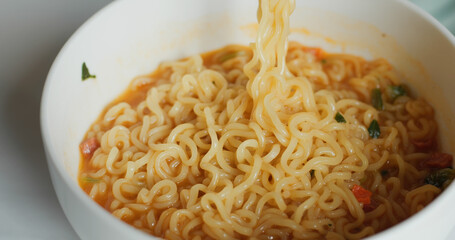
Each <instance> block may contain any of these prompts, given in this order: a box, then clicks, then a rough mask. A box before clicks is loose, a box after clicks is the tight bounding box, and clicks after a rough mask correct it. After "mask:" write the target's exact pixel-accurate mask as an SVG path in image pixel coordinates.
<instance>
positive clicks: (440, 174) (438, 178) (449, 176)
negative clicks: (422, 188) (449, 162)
mask: <svg viewBox="0 0 455 240" xmlns="http://www.w3.org/2000/svg"><path fill="white" fill-rule="evenodd" d="M454 178H455V170H454V169H451V168H444V169H441V170H439V171H436V172H433V173H430V175H428V176H427V177H426V178H425V183H426V184H431V185H434V186H436V187H438V188H442V189H445V188H446V187H447V186H448V185H449V184H450V183H451V182H452V180H453V179H454Z"/></svg>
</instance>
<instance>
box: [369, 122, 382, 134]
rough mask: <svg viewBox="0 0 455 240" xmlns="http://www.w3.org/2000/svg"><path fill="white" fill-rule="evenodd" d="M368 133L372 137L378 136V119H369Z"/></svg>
mask: <svg viewBox="0 0 455 240" xmlns="http://www.w3.org/2000/svg"><path fill="white" fill-rule="evenodd" d="M368 133H369V134H370V137H372V138H378V137H379V136H380V135H381V129H380V128H379V123H378V121H376V120H373V121H371V123H370V126H369V127H368Z"/></svg>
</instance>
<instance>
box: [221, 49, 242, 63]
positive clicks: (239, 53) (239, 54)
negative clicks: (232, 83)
mask: <svg viewBox="0 0 455 240" xmlns="http://www.w3.org/2000/svg"><path fill="white" fill-rule="evenodd" d="M244 55H246V53H245V52H244V51H238V52H233V53H228V54H226V55H224V56H222V57H221V58H220V62H222V63H223V62H226V61H227V60H229V59H232V58H235V57H238V56H244Z"/></svg>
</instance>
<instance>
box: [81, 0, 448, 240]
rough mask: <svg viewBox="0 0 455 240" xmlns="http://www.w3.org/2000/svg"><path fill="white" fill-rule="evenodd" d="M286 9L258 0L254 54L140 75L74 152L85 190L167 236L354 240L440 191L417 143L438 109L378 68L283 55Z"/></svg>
mask: <svg viewBox="0 0 455 240" xmlns="http://www.w3.org/2000/svg"><path fill="white" fill-rule="evenodd" d="M294 5H295V2H294V1H293V0H289V1H288V0H286V1H269V0H267V1H265V0H263V1H260V7H259V10H258V19H259V29H258V34H257V38H256V42H255V44H252V45H251V48H246V47H241V46H228V47H225V48H223V49H221V50H219V51H216V52H214V53H211V54H206V56H205V57H204V58H202V57H201V56H194V57H191V58H188V59H186V60H182V61H175V62H167V63H163V64H161V65H160V67H159V69H158V71H157V73H156V74H155V75H151V76H148V77H139V78H137V79H135V80H134V81H133V83H132V84H131V86H130V93H129V94H130V95H134V96H135V97H131V96H130V97H125V98H124V99H123V100H121V101H117V102H115V103H114V104H112V105H111V106H110V107H109V108H108V109H107V110H106V112H105V113H104V115H103V117H102V119H100V120H99V122H97V123H96V124H94V125H93V126H92V128H91V130H90V131H89V132H88V133H87V136H86V140H85V141H84V142H83V143H82V145H81V148H82V151H83V154H84V156H85V159H84V160H83V164H82V169H81V186H82V188H83V189H84V190H85V191H86V192H87V193H88V194H89V195H90V196H91V197H92V198H93V199H95V200H96V201H97V202H98V203H99V204H101V205H102V206H103V207H105V208H106V209H107V210H109V211H110V212H112V214H113V215H114V216H116V217H118V218H120V219H122V220H123V221H125V222H127V223H129V224H131V225H133V226H135V227H137V228H139V229H142V230H144V231H147V232H149V233H151V234H153V235H155V236H159V237H164V238H167V239H242V238H252V239H275V238H276V239H323V238H326V239H344V238H347V239H359V238H363V237H365V236H369V235H372V234H374V233H376V232H379V231H381V230H384V229H386V228H388V227H390V226H392V225H394V224H397V223H398V222H400V221H402V220H404V219H406V218H407V217H409V216H410V215H412V214H414V213H416V212H417V211H419V210H420V209H421V208H423V207H424V206H425V205H427V204H428V203H429V202H431V201H432V200H433V199H434V198H435V197H436V196H437V195H438V194H439V193H440V191H441V190H440V189H439V188H437V187H435V186H433V185H429V184H426V185H424V184H423V179H424V178H425V176H427V175H428V169H425V168H419V162H422V161H423V160H425V159H428V157H429V156H430V154H429V153H430V152H431V151H432V150H431V149H429V150H426V149H425V147H422V146H420V145H419V144H418V143H424V142H426V141H434V139H435V137H436V134H437V125H436V123H435V121H434V119H433V110H432V108H431V107H430V106H429V105H428V104H427V103H426V102H425V101H424V100H421V99H416V100H415V99H412V98H410V97H408V96H398V97H392V96H391V95H390V94H388V93H387V92H386V89H388V87H390V86H395V85H397V84H398V83H399V82H398V80H397V79H398V78H397V76H396V75H395V73H394V72H393V69H392V67H391V66H390V65H389V64H388V63H387V62H386V61H385V60H375V61H372V62H367V61H365V60H363V59H361V58H358V57H354V56H351V55H344V54H326V55H324V54H322V53H321V54H318V53H317V51H316V50H315V49H311V48H305V47H303V46H301V45H299V44H297V43H289V49H288V41H287V36H288V34H289V16H290V14H291V13H292V11H293V9H294V7H295V6H294ZM251 50H252V51H251ZM315 52H316V54H315ZM321 56H324V59H323V60H321V58H322V57H321ZM250 59H251V60H250ZM248 60H249V61H248ZM324 61H325V62H324ZM144 89H145V90H144ZM373 89H380V90H381V92H380V94H381V96H382V99H383V100H384V102H383V103H382V102H381V104H383V105H384V106H383V110H381V111H379V110H377V109H376V108H375V107H373V106H372V105H371V104H370V101H371V99H372V98H373V96H372V90H373ZM141 91H142V92H141ZM381 101H382V100H381ZM337 113H338V114H340V115H341V116H342V117H343V120H345V122H343V121H341V120H336V118H337ZM374 120H377V121H378V122H379V126H380V135H379V136H375V137H372V136H371V134H370V133H369V131H368V128H369V126H370V125H371V123H372V122H373V121H374ZM87 146H88V147H87ZM419 146H420V147H419ZM360 185H361V186H362V187H361V189H363V190H365V189H368V190H367V191H366V192H367V193H368V192H370V193H372V197H371V201H370V199H369V197H368V201H366V200H365V199H363V198H362V199H363V200H359V199H360V198H359V196H358V195H356V194H355V192H354V190H353V189H356V188H358V187H359V186H360ZM368 202H369V203H368Z"/></svg>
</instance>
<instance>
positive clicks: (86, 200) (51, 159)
mask: <svg viewBox="0 0 455 240" xmlns="http://www.w3.org/2000/svg"><path fill="white" fill-rule="evenodd" d="M141 1H142V0H136V2H141ZM389 1H391V2H395V3H397V4H401V5H402V6H403V8H405V9H406V10H407V11H411V12H412V13H414V14H416V15H418V17H421V18H422V19H423V20H424V21H425V22H428V23H429V24H430V25H431V26H432V27H433V28H435V29H436V30H437V31H438V32H439V33H441V34H442V36H444V38H445V39H446V40H448V41H449V42H450V43H451V45H452V46H454V47H455V36H454V35H453V34H452V33H451V32H450V31H449V30H448V29H447V28H446V27H445V26H443V25H442V23H440V22H439V21H438V20H436V18H434V17H433V16H432V15H430V14H429V13H428V12H426V11H425V10H423V9H421V8H420V7H418V6H417V5H415V4H414V3H412V2H410V1H408V0H389ZM126 2H131V0H130V1H128V0H118V1H113V2H111V3H109V4H107V5H106V6H104V7H102V8H101V9H100V10H98V11H97V12H96V13H95V14H93V15H92V16H90V17H89V18H88V19H87V20H86V21H85V22H84V23H82V24H81V25H80V26H79V27H78V28H77V30H76V31H75V32H74V33H73V34H72V35H71V36H70V37H69V38H68V40H67V41H66V42H65V44H64V45H63V47H62V48H61V49H60V51H59V53H58V54H57V56H56V57H55V59H54V61H53V63H52V65H51V67H50V70H49V73H48V74H47V77H46V80H45V83H44V87H43V91H42V95H41V103H40V128H41V137H42V140H43V146H44V150H45V152H46V160H47V164H48V168H51V167H52V166H53V167H55V170H56V171H55V172H57V174H58V175H59V176H60V177H61V179H63V180H64V185H65V187H68V188H70V191H71V192H73V193H74V194H75V196H76V197H77V198H78V199H79V201H80V202H81V203H82V205H84V206H85V207H86V208H88V209H89V210H90V211H91V212H93V213H94V214H95V215H97V216H98V217H99V218H103V219H104V220H105V221H107V224H108V225H111V226H113V227H115V228H120V231H127V232H128V233H130V234H133V236H131V237H138V238H139V237H140V238H144V237H145V238H149V239H154V238H157V237H155V236H153V235H150V234H148V233H146V232H144V231H142V230H140V229H137V228H135V227H133V226H132V225H129V224H127V223H125V222H123V221H121V220H120V219H117V218H115V217H114V216H112V214H111V213H110V212H108V211H107V210H106V209H104V208H103V207H101V206H100V205H98V204H97V203H96V202H95V201H93V200H92V199H91V198H90V197H89V196H88V195H87V194H86V193H85V192H84V191H83V190H82V189H81V188H80V186H79V184H78V182H77V181H76V182H75V181H74V179H72V178H71V177H70V176H69V174H68V173H67V171H66V169H65V167H64V165H63V163H62V162H61V161H58V160H57V159H59V158H58V157H57V154H56V152H55V151H54V150H53V149H52V148H51V146H50V140H49V139H50V132H51V131H52V130H51V129H50V128H49V125H48V124H47V123H48V122H49V120H48V117H47V115H46V112H47V109H48V107H49V105H48V102H49V100H48V98H49V92H50V85H51V84H52V82H54V80H52V79H56V78H55V77H54V75H55V74H56V73H55V72H56V71H57V70H56V69H57V65H58V63H59V62H61V61H62V59H63V58H64V55H65V54H66V52H67V50H68V48H69V47H70V46H71V45H72V43H73V42H75V41H76V40H77V36H79V35H80V33H81V32H82V31H83V30H84V29H85V28H87V26H89V25H91V24H92V22H94V21H96V19H98V18H99V17H100V16H102V15H104V13H106V12H109V11H111V9H112V8H114V7H117V6H118V5H121V4H125V3H126ZM51 165H52V166H51ZM52 184H53V187H54V190H55V184H54V182H53V181H52ZM453 185H454V184H451V186H449V189H451V190H450V191H451V192H453V191H455V186H453ZM446 192H447V190H446V191H444V192H442V193H441V194H440V195H439V196H438V197H437V198H436V199H434V200H433V201H432V202H431V203H430V204H429V205H427V206H426V207H424V208H423V209H422V210H421V211H419V212H418V213H416V214H414V215H412V216H410V217H409V218H407V219H406V220H404V221H402V222H400V223H398V224H396V225H393V226H392V227H390V228H388V229H386V230H383V231H381V232H379V233H375V234H374V235H372V236H369V237H367V239H376V238H378V239H379V238H383V237H386V236H389V237H390V236H391V235H393V233H394V232H396V231H397V230H400V228H402V227H400V226H409V225H411V224H413V223H414V222H415V221H416V219H417V218H420V217H419V216H421V215H422V214H424V213H426V212H429V211H431V210H433V209H434V208H435V206H436V205H437V204H438V203H439V202H442V201H444V200H445V197H443V196H445V195H447V194H446ZM56 193H57V191H56ZM57 196H58V193H57ZM59 201H60V199H59ZM62 209H63V210H64V212H65V216H66V215H67V213H66V210H65V209H64V208H63V207H62ZM66 217H67V219H69V218H68V216H66ZM417 220H418V219H417ZM70 222H71V221H70ZM71 225H73V223H71ZM72 227H73V226H72ZM73 229H74V230H75V231H76V233H77V234H78V235H79V236H80V234H79V233H78V232H77V229H75V228H74V227H73Z"/></svg>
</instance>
